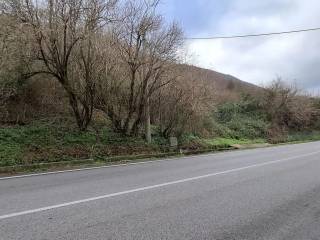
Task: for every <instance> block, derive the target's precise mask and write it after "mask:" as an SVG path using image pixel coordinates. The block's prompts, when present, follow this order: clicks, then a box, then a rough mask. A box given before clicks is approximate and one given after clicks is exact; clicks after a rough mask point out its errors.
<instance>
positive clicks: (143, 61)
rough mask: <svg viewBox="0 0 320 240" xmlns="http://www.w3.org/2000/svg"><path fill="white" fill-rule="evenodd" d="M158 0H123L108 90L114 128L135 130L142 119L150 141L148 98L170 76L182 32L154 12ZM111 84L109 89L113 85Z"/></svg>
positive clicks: (115, 30) (114, 31)
mask: <svg viewBox="0 0 320 240" xmlns="http://www.w3.org/2000/svg"><path fill="white" fill-rule="evenodd" d="M158 3H159V1H133V0H129V1H127V2H126V3H125V5H124V6H123V10H122V13H123V14H122V19H123V21H122V22H119V23H118V24H116V25H115V28H114V29H113V36H112V40H113V44H112V45H113V46H114V48H115V50H114V54H115V58H117V59H118V62H117V65H118V67H117V69H116V72H117V74H116V75H117V76H118V79H119V81H118V82H117V83H116V85H114V86H113V87H114V88H117V89H118V91H113V92H110V94H111V95H116V96H111V99H113V101H111V102H110V104H108V107H107V112H108V115H109V116H110V117H111V119H112V122H113V123H115V124H114V126H115V128H116V129H117V130H118V131H120V132H122V133H123V134H127V135H133V134H137V133H138V131H139V129H140V128H139V127H140V126H141V124H142V123H143V122H144V125H145V135H146V139H147V140H148V141H149V142H150V140H151V139H150V134H151V132H150V104H149V102H150V98H152V96H153V95H154V93H155V92H157V91H158V90H159V89H161V88H162V87H164V86H165V85H167V84H168V83H170V82H171V81H173V80H174V77H173V78H169V77H168V76H171V75H169V73H170V72H171V71H172V68H173V63H174V62H175V61H176V60H177V50H178V48H179V46H180V44H181V42H182V32H181V30H180V28H179V27H178V26H177V25H176V24H171V25H170V26H166V25H165V24H164V22H163V19H162V17H161V16H160V15H157V14H156V9H157V6H158ZM113 87H111V89H114V88H113Z"/></svg>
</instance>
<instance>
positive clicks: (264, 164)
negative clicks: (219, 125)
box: [0, 151, 320, 220]
mask: <svg viewBox="0 0 320 240" xmlns="http://www.w3.org/2000/svg"><path fill="white" fill-rule="evenodd" d="M316 154H320V151H317V152H313V153H308V154H304V155H300V156H295V157H291V158H285V159H281V160H276V161H270V162H265V163H260V164H254V165H250V166H246V167H241V168H235V169H231V170H226V171H222V172H216V173H211V174H206V175H201V176H196V177H191V178H185V179H181V180H177V181H172V182H166V183H161V184H156V185H152V186H147V187H141V188H135V189H131V190H127V191H122V192H117V193H111V194H107V195H102V196H97V197H92V198H86V199H82V200H77V201H73V202H66V203H62V204H57V205H52V206H48V207H42V208H37V209H32V210H27V211H22V212H16V213H11V214H6V215H2V216H0V220H4V219H8V218H13V217H18V216H23V215H27V214H33V213H39V212H44V211H48V210H53V209H57V208H62V207H68V206H72V205H77V204H81V203H87V202H92V201H97V200H101V199H107V198H111V197H116V196H121V195H125V194H130V193H136V192H141V191H146V190H151V189H155V188H161V187H166V186H170V185H175V184H179V183H186V182H191V181H196V180H200V179H204V178H209V177H214V176H218V175H223V174H227V173H233V172H238V171H243V170H246V169H251V168H256V167H263V166H267V165H271V164H276V163H280V162H286V161H290V160H294V159H298V158H303V157H308V156H312V155H316Z"/></svg>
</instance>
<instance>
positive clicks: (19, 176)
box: [0, 149, 252, 181]
mask: <svg viewBox="0 0 320 240" xmlns="http://www.w3.org/2000/svg"><path fill="white" fill-rule="evenodd" d="M248 150H252V149H248ZM232 152H235V151H232ZM223 153H226V152H219V153H209V154H199V155H194V156H185V157H172V158H166V159H159V160H150V161H140V162H128V163H123V164H113V165H107V166H99V167H89V168H78V169H70V170H62V171H54V172H43V173H32V174H25V175H17V176H10V177H2V178H0V181H1V180H9V179H15V178H27V177H37V176H45V175H54V174H60V173H70V172H80V171H89V170H96V169H104V168H113V167H123V166H131V165H142V164H148V163H157V162H166V161H173V160H180V159H185V158H196V157H207V156H212V155H217V154H223Z"/></svg>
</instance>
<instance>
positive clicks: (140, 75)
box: [0, 0, 320, 167]
mask: <svg viewBox="0 0 320 240" xmlns="http://www.w3.org/2000/svg"><path fill="white" fill-rule="evenodd" d="M158 4H159V1H156V0H153V1H133V0H127V1H115V0H81V1H80V0H65V1H55V0H45V1H41V3H39V2H38V3H36V1H30V0H4V1H2V4H1V5H0V8H1V11H0V123H1V127H0V167H1V166H14V165H25V164H31V163H47V162H57V161H65V160H77V159H85V158H92V159H105V158H106V157H110V156H119V155H134V154H151V153H167V152H169V151H172V149H171V148H170V146H169V138H170V137H177V138H178V142H179V148H181V149H187V150H190V149H191V150H201V149H217V148H224V147H230V146H231V145H233V144H234V143H255V142H259V143H261V142H270V143H280V142H287V141H292V140H299V139H303V140H307V139H318V136H319V134H318V130H320V117H319V109H320V101H319V99H318V98H316V97H311V96H308V95H307V94H305V93H303V92H302V91H299V90H298V89H297V88H295V87H294V86H288V85H286V84H285V83H284V82H283V81H282V80H281V79H277V80H275V81H274V82H273V83H272V84H270V86H267V87H264V88H262V87H258V86H255V85H252V84H249V83H246V82H244V81H241V80H239V79H237V78H235V77H233V76H230V75H225V74H222V73H218V72H215V71H212V70H207V69H201V68H198V67H195V66H190V65H187V64H185V63H183V62H181V52H180V51H179V49H180V48H181V47H182V45H183V39H184V37H183V30H182V29H181V28H180V27H179V26H178V25H177V24H176V23H171V24H167V23H166V22H165V21H164V19H163V17H162V16H161V15H159V14H157V7H158Z"/></svg>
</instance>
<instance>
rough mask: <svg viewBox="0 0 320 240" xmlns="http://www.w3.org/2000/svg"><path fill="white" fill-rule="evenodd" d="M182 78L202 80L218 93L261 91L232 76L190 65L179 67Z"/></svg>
mask: <svg viewBox="0 0 320 240" xmlns="http://www.w3.org/2000/svg"><path fill="white" fill-rule="evenodd" d="M179 69H180V71H181V74H182V76H183V77H187V78H190V77H192V78H193V79H202V80H203V81H205V82H208V84H210V85H211V84H213V85H214V88H215V89H216V90H218V91H221V90H230V91H233V92H244V93H254V92H257V91H259V90H261V88H260V87H258V86H256V85H254V84H251V83H248V82H245V81H242V80H240V79H238V78H236V77H234V76H231V75H227V74H223V73H220V72H216V71H213V70H209V69H204V68H200V67H196V66H192V65H186V64H182V65H180V66H179Z"/></svg>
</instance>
